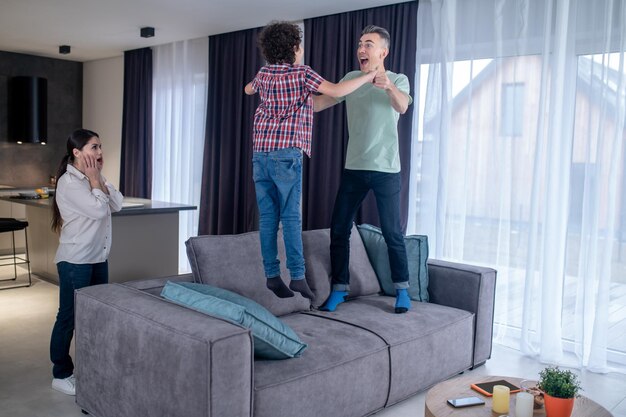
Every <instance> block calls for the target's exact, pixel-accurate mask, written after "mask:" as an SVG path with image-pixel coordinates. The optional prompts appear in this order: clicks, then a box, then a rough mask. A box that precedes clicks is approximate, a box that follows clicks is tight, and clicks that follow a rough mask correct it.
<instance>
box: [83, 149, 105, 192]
mask: <svg viewBox="0 0 626 417" xmlns="http://www.w3.org/2000/svg"><path fill="white" fill-rule="evenodd" d="M81 160H82V165H83V167H84V170H85V172H84V173H85V175H86V176H87V178H89V183H90V184H91V188H102V185H101V182H102V181H101V178H100V169H102V165H101V164H98V161H97V159H96V157H95V156H93V155H89V154H86V153H82V154H81Z"/></svg>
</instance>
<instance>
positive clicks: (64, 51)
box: [59, 45, 71, 55]
mask: <svg viewBox="0 0 626 417" xmlns="http://www.w3.org/2000/svg"><path fill="white" fill-rule="evenodd" d="M70 50H71V48H70V46H69V45H61V46H59V53H60V54H62V55H67V54H69V53H70Z"/></svg>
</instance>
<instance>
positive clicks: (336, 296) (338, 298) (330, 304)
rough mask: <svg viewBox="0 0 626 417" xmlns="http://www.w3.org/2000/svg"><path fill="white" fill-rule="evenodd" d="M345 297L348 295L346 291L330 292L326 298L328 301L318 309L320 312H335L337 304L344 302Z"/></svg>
mask: <svg viewBox="0 0 626 417" xmlns="http://www.w3.org/2000/svg"><path fill="white" fill-rule="evenodd" d="M346 295H348V291H336V290H332V291H331V292H330V296H329V297H328V300H326V302H325V303H324V305H323V306H321V307H320V310H323V311H335V309H336V308H337V306H338V305H339V304H341V303H343V302H344V301H346Z"/></svg>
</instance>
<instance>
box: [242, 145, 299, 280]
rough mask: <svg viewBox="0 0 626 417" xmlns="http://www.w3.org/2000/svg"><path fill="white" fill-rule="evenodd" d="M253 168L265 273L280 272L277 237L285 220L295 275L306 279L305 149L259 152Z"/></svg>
mask: <svg viewBox="0 0 626 417" xmlns="http://www.w3.org/2000/svg"><path fill="white" fill-rule="evenodd" d="M252 168H253V178H254V187H255V190H256V201H257V205H258V207H259V235H260V239H261V255H262V256H263V267H264V269H265V276H266V278H274V277H277V276H279V275H280V261H279V260H278V247H277V243H276V239H277V233H278V223H279V222H281V223H282V224H283V240H284V242H285V252H286V253H287V268H288V269H289V273H290V275H291V279H292V280H298V279H303V278H304V271H305V268H304V255H303V252H302V220H301V218H300V195H301V194H302V151H301V150H300V149H298V148H283V149H279V150H276V151H272V152H255V153H254V155H253V156H252Z"/></svg>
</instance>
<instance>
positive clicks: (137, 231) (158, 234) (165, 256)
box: [0, 196, 196, 283]
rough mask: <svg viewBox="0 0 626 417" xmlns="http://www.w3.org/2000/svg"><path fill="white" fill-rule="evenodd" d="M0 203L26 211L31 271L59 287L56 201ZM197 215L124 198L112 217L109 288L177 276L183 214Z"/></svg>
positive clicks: (184, 207) (172, 205)
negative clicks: (53, 227)
mask: <svg viewBox="0 0 626 417" xmlns="http://www.w3.org/2000/svg"><path fill="white" fill-rule="evenodd" d="M0 200H4V201H8V202H11V203H14V204H15V203H18V204H23V205H25V207H26V219H27V220H28V249H29V254H30V262H31V270H32V272H33V273H34V274H37V275H39V276H40V277H42V278H44V279H46V280H50V281H52V282H55V283H58V281H59V278H58V274H57V269H56V265H55V263H54V256H55V254H56V251H57V247H58V246H59V236H58V235H57V234H56V233H54V232H53V231H52V230H51V229H50V224H51V222H52V207H51V206H52V199H51V198H40V199H28V198H19V197H16V196H12V197H9V196H3V197H0ZM195 209H196V207H195V206H189V205H184V204H176V203H166V202H162V201H154V200H146V199H142V198H132V197H131V198H129V197H125V198H124V204H123V207H122V210H121V211H119V212H117V213H113V215H112V216H111V221H112V225H111V226H112V234H113V235H112V240H113V242H112V246H111V253H110V255H109V282H124V281H130V280H136V279H144V278H147V277H159V276H170V275H177V274H178V223H179V221H178V217H179V212H180V211H181V210H195Z"/></svg>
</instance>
